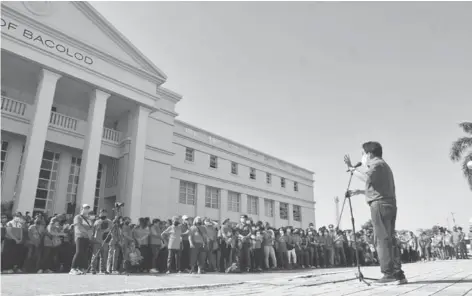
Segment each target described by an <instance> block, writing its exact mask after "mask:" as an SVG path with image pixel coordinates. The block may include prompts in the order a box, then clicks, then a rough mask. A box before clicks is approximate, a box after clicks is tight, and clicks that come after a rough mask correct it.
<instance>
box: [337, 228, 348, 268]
mask: <svg viewBox="0 0 472 296" xmlns="http://www.w3.org/2000/svg"><path fill="white" fill-rule="evenodd" d="M334 253H335V259H336V265H338V266H340V265H344V266H347V262H346V254H345V253H344V235H343V232H342V231H341V230H339V229H338V231H337V233H336V237H335V238H334Z"/></svg>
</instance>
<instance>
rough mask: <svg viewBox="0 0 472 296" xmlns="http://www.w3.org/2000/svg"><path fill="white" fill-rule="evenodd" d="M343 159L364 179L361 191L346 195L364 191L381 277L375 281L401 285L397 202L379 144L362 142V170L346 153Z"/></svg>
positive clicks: (389, 170)
mask: <svg viewBox="0 0 472 296" xmlns="http://www.w3.org/2000/svg"><path fill="white" fill-rule="evenodd" d="M344 162H345V163H346V165H347V166H348V169H349V171H350V172H352V173H353V174H354V175H355V176H356V177H358V178H359V179H361V180H362V181H364V182H365V190H350V191H348V192H347V194H348V195H349V196H354V195H359V194H364V195H365V197H366V201H367V204H368V205H369V207H370V214H371V217H372V224H373V226H374V237H375V242H376V246H377V253H378V256H379V261H380V271H381V272H382V273H383V274H384V276H383V277H382V278H381V279H379V280H378V281H377V284H383V285H387V284H390V285H394V284H405V283H407V280H406V278H405V274H404V273H403V271H402V266H401V261H400V249H399V248H398V246H397V244H396V242H395V220H396V218H397V202H396V196H395V182H394V180H393V173H392V170H391V169H390V167H389V166H388V164H387V163H386V162H385V161H384V160H383V158H382V146H381V145H380V143H378V142H367V143H364V144H363V145H362V165H363V166H364V167H365V168H366V170H360V169H358V166H356V167H354V166H352V163H351V159H350V157H349V155H346V156H344Z"/></svg>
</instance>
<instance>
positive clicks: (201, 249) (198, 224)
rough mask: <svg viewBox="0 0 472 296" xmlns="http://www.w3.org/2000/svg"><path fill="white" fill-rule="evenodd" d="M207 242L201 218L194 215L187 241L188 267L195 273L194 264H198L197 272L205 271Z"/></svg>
mask: <svg viewBox="0 0 472 296" xmlns="http://www.w3.org/2000/svg"><path fill="white" fill-rule="evenodd" d="M207 242H208V236H207V233H206V229H205V227H204V226H203V222H202V218H200V217H198V216H197V217H195V219H194V221H193V226H192V227H191V228H190V232H189V243H190V250H191V256H190V268H191V272H192V273H195V266H198V271H197V273H198V274H202V273H205V262H206V254H207V248H208V246H207Z"/></svg>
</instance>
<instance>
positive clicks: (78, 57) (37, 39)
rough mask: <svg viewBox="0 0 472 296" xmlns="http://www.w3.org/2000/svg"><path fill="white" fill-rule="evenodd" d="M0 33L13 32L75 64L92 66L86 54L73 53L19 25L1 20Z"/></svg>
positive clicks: (73, 51) (66, 47) (61, 45)
mask: <svg viewBox="0 0 472 296" xmlns="http://www.w3.org/2000/svg"><path fill="white" fill-rule="evenodd" d="M1 27H2V31H3V30H7V31H10V32H15V34H18V35H19V34H21V36H22V38H25V39H28V40H30V41H32V42H34V43H35V44H37V45H39V46H43V47H46V48H48V49H49V50H54V51H56V52H57V53H59V54H61V55H66V56H67V57H68V58H70V59H73V60H75V61H77V62H80V63H84V64H86V65H92V64H93V59H92V58H91V57H89V56H87V55H86V54H83V53H81V52H78V51H75V50H74V49H72V48H69V47H68V46H66V45H64V44H61V43H59V42H57V41H54V40H52V39H50V38H48V37H44V36H42V35H41V34H39V33H37V32H34V31H33V30H30V29H26V28H21V26H20V25H18V24H16V23H14V22H10V21H6V20H4V19H3V18H2V19H1Z"/></svg>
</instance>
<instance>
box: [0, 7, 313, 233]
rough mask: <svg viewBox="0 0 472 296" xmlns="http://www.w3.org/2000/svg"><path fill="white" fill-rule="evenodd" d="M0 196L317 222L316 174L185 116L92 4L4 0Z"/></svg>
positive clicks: (21, 202)
mask: <svg viewBox="0 0 472 296" xmlns="http://www.w3.org/2000/svg"><path fill="white" fill-rule="evenodd" d="M1 27H2V45H1V46H2V53H1V61H2V65H1V67H2V68H1V71H2V81H1V87H2V105H1V111H2V113H1V115H2V120H1V124H2V126H1V135H2V143H1V144H2V153H1V157H2V158H1V165H2V167H1V174H2V175H1V176H2V178H1V182H2V202H4V203H5V202H12V203H13V209H14V210H16V211H22V212H25V211H30V212H33V211H44V212H47V213H49V214H53V213H63V212H68V213H73V212H74V211H76V210H77V208H78V205H80V204H83V203H88V204H90V205H92V204H93V205H94V208H95V210H97V209H98V208H106V209H108V210H109V211H110V212H111V211H112V208H113V206H114V204H115V202H124V203H125V206H124V212H123V214H124V215H127V216H130V217H131V218H132V219H137V218H138V217H143V216H149V217H157V218H161V219H165V218H169V217H171V216H173V215H183V214H186V215H189V216H196V215H200V216H206V217H210V218H212V219H215V220H219V221H221V220H224V219H226V218H230V219H232V220H237V219H238V218H239V215H240V214H248V215H249V216H251V217H253V218H254V219H255V220H262V221H267V222H269V223H270V224H272V225H275V226H282V225H294V226H303V227H306V226H307V225H308V223H310V222H314V220H315V207H314V206H315V202H314V197H313V184H314V181H313V172H311V171H309V170H306V169H303V168H300V167H298V166H295V165H293V164H289V163H287V162H284V161H282V160H279V159H277V158H275V157H272V156H269V155H266V154H264V153H261V152H258V151H255V150H254V149H251V148H248V147H246V146H244V145H241V144H238V143H235V142H233V141H231V140H228V139H225V138H223V137H220V136H218V135H214V134H212V133H210V132H207V131H204V130H202V129H199V128H196V127H194V126H191V125H189V124H187V123H185V122H182V121H179V120H177V119H176V116H177V113H176V112H175V106H176V104H177V103H178V102H179V101H180V100H181V96H180V95H178V94H176V93H174V92H172V91H170V90H167V89H165V88H164V87H162V85H163V83H164V82H165V81H166V79H167V77H166V76H165V74H164V73H163V72H162V71H161V70H160V69H158V68H157V67H156V66H155V65H153V64H152V63H151V62H150V61H149V60H148V59H147V58H146V57H144V56H143V55H142V54H141V53H140V52H139V51H138V50H137V49H136V48H135V47H134V46H133V45H132V44H131V43H130V42H129V41H128V40H127V39H126V38H125V37H124V36H122V35H121V34H120V33H119V32H118V31H117V30H116V29H114V27H113V26H112V25H110V24H109V23H108V22H107V21H106V20H105V19H104V18H103V17H102V16H101V15H100V14H99V13H98V12H97V11H96V10H95V9H94V8H93V7H92V6H91V5H90V4H88V3H86V2H2V18H1Z"/></svg>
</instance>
